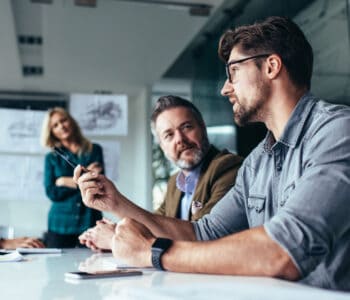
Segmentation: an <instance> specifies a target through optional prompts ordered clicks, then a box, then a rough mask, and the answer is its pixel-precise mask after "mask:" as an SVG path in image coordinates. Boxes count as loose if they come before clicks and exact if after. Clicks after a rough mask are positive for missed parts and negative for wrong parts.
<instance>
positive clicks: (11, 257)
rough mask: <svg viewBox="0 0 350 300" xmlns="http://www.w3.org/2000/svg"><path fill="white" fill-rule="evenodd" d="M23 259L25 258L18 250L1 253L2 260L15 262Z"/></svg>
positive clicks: (0, 258)
mask: <svg viewBox="0 0 350 300" xmlns="http://www.w3.org/2000/svg"><path fill="white" fill-rule="evenodd" d="M21 260H23V256H22V255H21V254H20V253H19V252H18V251H12V252H9V253H7V254H1V255H0V262H13V261H21Z"/></svg>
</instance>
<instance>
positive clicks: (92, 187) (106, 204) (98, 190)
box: [73, 165, 123, 212]
mask: <svg viewBox="0 0 350 300" xmlns="http://www.w3.org/2000/svg"><path fill="white" fill-rule="evenodd" d="M83 171H84V169H83V167H82V166H80V165H78V166H77V167H76V168H75V169H74V176H73V180H74V181H75V183H76V184H78V186H79V189H80V192H81V196H82V199H83V202H84V204H85V205H86V206H88V207H91V208H94V209H97V210H100V211H109V212H116V210H117V204H118V201H119V199H120V198H122V197H123V196H122V195H121V194H120V193H119V191H118V190H117V188H116V187H115V186H114V184H113V182H112V181H110V180H109V179H108V178H107V177H106V176H104V175H102V174H98V173H97V172H95V171H88V172H85V173H84V172H83Z"/></svg>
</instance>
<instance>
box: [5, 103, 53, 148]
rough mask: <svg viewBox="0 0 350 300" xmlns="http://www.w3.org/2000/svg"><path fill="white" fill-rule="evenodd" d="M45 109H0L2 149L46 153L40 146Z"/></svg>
mask: <svg viewBox="0 0 350 300" xmlns="http://www.w3.org/2000/svg"><path fill="white" fill-rule="evenodd" d="M44 116H45V112H44V111H32V110H22V109H5V108H4V109H0V120H1V123H2V124H1V126H0V136H1V139H0V151H1V152H11V153H12V152H14V153H18V152H26V153H45V152H46V151H47V150H46V149H43V148H42V147H41V146H40V131H41V124H42V121H43V119H44Z"/></svg>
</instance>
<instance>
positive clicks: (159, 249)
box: [152, 238, 173, 271]
mask: <svg viewBox="0 0 350 300" xmlns="http://www.w3.org/2000/svg"><path fill="white" fill-rule="evenodd" d="M172 242H173V241H172V240H170V239H166V238H157V239H156V240H155V241H154V243H153V245H152V265H153V267H155V268H156V269H158V270H162V271H165V269H164V267H163V265H162V261H161V258H162V255H163V254H164V253H165V252H166V251H167V250H168V248H169V247H170V246H171V244H172Z"/></svg>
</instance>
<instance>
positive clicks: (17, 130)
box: [7, 120, 39, 138]
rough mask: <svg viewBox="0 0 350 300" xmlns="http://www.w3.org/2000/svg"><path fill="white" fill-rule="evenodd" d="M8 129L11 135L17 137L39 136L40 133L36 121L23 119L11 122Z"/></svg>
mask: <svg viewBox="0 0 350 300" xmlns="http://www.w3.org/2000/svg"><path fill="white" fill-rule="evenodd" d="M7 129H8V133H9V135H10V136H11V137H15V138H26V137H37V136H38V134H39V133H38V126H37V125H36V124H34V122H26V121H23V120H22V121H18V122H14V123H12V124H10V125H9V126H8V127H7Z"/></svg>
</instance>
